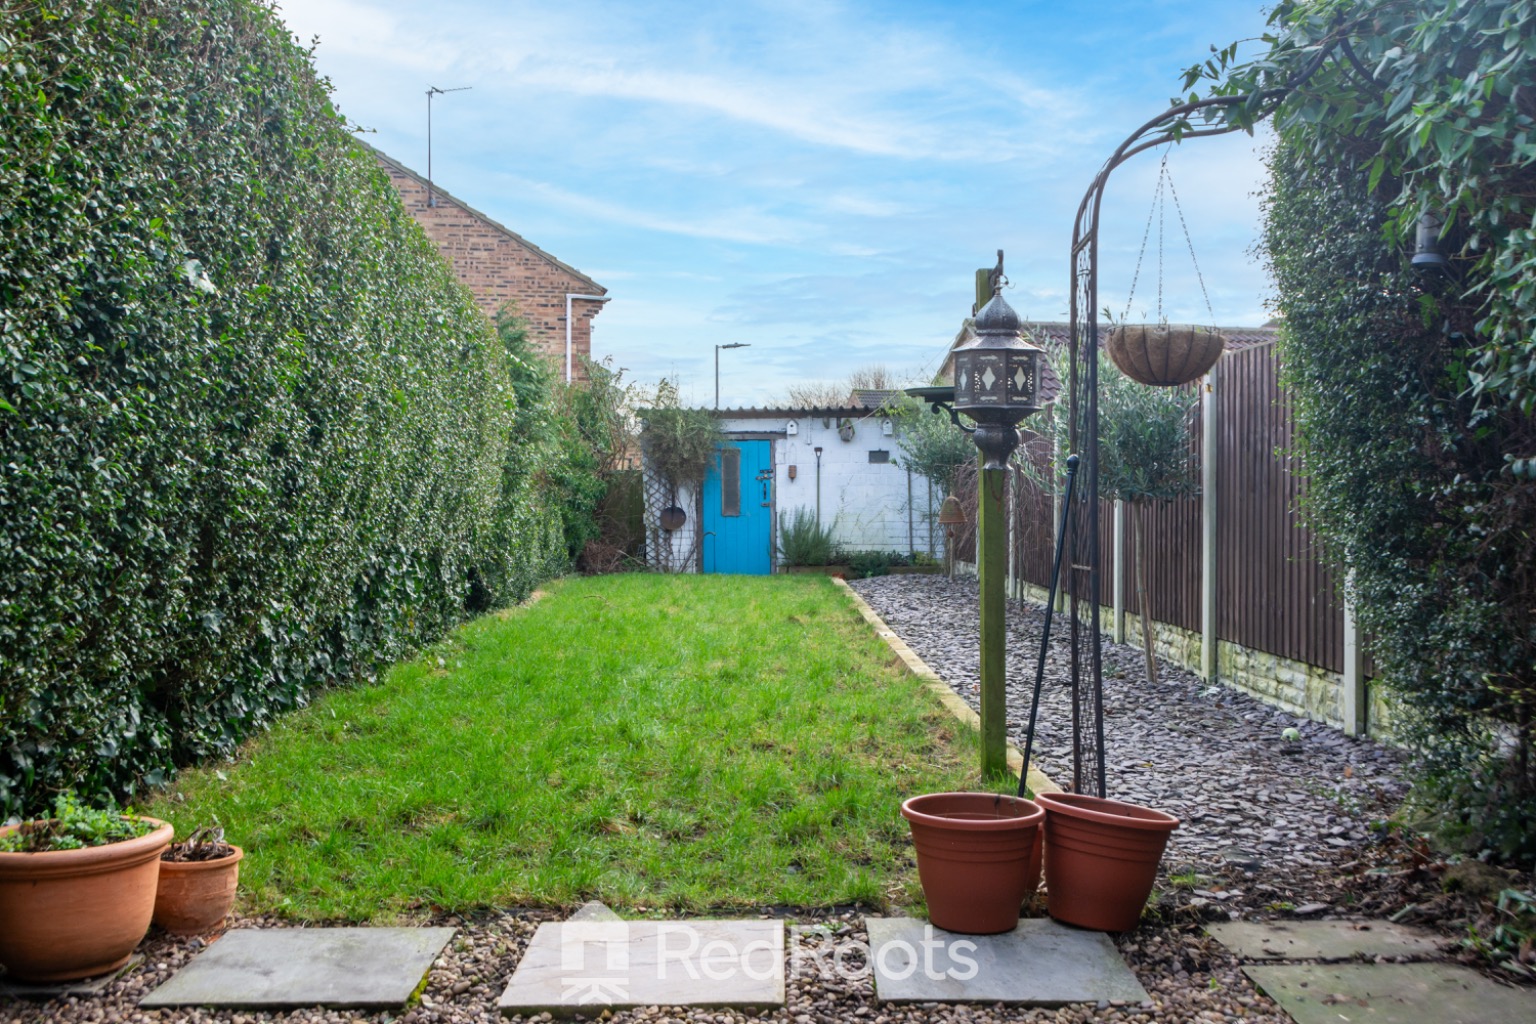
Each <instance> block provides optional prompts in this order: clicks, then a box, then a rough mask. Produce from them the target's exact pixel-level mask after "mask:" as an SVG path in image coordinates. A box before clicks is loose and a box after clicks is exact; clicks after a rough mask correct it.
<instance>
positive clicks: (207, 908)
mask: <svg viewBox="0 0 1536 1024" xmlns="http://www.w3.org/2000/svg"><path fill="white" fill-rule="evenodd" d="M244 856H245V851H244V850H242V849H240V847H238V846H231V845H230V844H229V843H226V842H225V841H224V830H223V829H222V828H218V827H216V826H205V827H203V828H200V829H198V830H197V831H195V832H193V833H192V834H191V835H189V836H187V838H186V839H183V840H182V841H181V842H179V843H172V844H171V845H170V846H169V847H168V848H167V849H166V851H165V852H164V853H163V854H161V855H160V888H159V891H158V892H157V893H156V895H155V915H154V920H155V924H157V925H159V926H160V927H161V928H164V929H165V930H166V931H168V932H170V933H171V934H172V935H206V934H207V933H208V932H211V931H213V930H215V929H216V928H218V927H219V925H221V924H223V923H224V919H225V918H226V917H228V916H229V912H230V910H231V909H232V908H233V907H234V905H235V890H236V888H237V887H238V886H239V883H240V860H241V858H242V857H244Z"/></svg>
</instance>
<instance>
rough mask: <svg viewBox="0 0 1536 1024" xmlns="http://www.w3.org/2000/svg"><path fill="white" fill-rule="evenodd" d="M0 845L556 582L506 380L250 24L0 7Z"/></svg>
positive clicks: (308, 97) (430, 263) (548, 510)
mask: <svg viewBox="0 0 1536 1024" xmlns="http://www.w3.org/2000/svg"><path fill="white" fill-rule="evenodd" d="M0 9H3V11H4V17H3V18H0V138H3V139H4V140H5V143H4V146H3V147H0V239H3V241H0V245H3V253H0V565H3V566H4V571H3V572H0V818H3V817H4V816H5V815H6V814H8V813H14V812H31V811H35V810H37V809H40V808H41V807H42V806H43V805H44V803H45V802H46V800H47V799H48V794H49V793H50V792H51V791H53V790H55V789H57V788H60V787H63V786H70V785H72V786H76V787H78V788H79V789H81V790H82V791H84V792H87V793H92V794H102V793H107V792H113V793H116V794H118V795H120V796H121V795H126V794H131V793H132V792H133V791H134V789H135V788H136V787H137V786H139V785H141V784H143V783H145V782H148V783H151V784H152V783H155V782H158V781H160V780H162V779H164V778H166V777H167V776H168V775H169V773H170V771H171V770H172V768H173V766H174V765H175V764H177V763H183V762H186V761H188V760H191V759H195V758H200V757H205V756H208V755H210V754H222V753H228V752H230V751H232V750H233V749H234V747H235V745H236V744H237V743H238V742H239V741H240V739H241V738H242V737H244V736H246V735H248V734H249V733H251V731H252V730H254V729H258V728H261V727H263V726H264V725H266V724H267V723H268V722H269V721H270V720H271V719H272V717H273V716H274V715H276V714H279V713H281V712H282V711H284V710H285V709H288V708H292V707H294V706H297V705H301V704H303V703H304V702H305V701H306V699H307V696H308V695H309V694H310V693H311V692H312V691H313V690H314V689H315V688H317V687H320V686H325V685H328V684H333V683H341V682H348V681H352V680H355V679H358V678H369V677H371V676H372V675H373V674H374V673H375V672H376V671H377V670H378V669H379V668H380V667H381V665H383V664H385V663H387V662H388V661H390V660H392V659H394V658H396V657H398V656H399V655H400V654H401V653H402V652H403V651H405V650H407V649H408V648H410V647H412V646H413V645H417V644H420V643H421V642H423V641H426V640H429V639H431V638H433V637H435V636H437V635H439V634H441V633H442V632H443V631H444V630H445V629H446V628H447V627H448V626H449V625H450V624H452V623H453V622H455V621H457V620H459V619H461V618H463V617H464V616H465V615H466V614H469V613H472V612H475V611H478V610H482V609H484V608H488V607H492V606H495V605H498V604H502V603H506V602H509V601H514V600H517V599H520V598H521V597H523V596H524V595H526V594H527V593H528V591H529V590H530V589H531V588H532V586H533V585H534V584H535V583H536V582H537V581H538V580H539V579H540V578H542V577H543V576H545V575H547V574H548V573H550V572H552V571H557V570H558V569H559V568H561V566H562V562H563V544H562V539H561V523H560V516H559V512H558V510H557V509H555V508H553V507H551V506H552V505H553V503H550V502H541V501H540V499H539V496H538V494H537V493H536V491H535V490H534V486H535V485H534V481H535V480H536V479H537V476H538V474H535V473H530V472H528V468H529V466H530V464H531V463H537V462H538V460H539V459H542V458H546V457H553V456H550V455H548V453H546V452H545V450H544V448H543V447H542V446H540V445H537V444H534V443H532V442H528V441H526V440H525V439H523V438H520V437H519V436H518V435H517V430H518V424H517V420H516V399H515V397H514V393H513V390H512V387H511V381H510V378H509V370H510V369H511V368H512V364H511V363H510V361H509V357H508V355H507V353H506V352H505V351H504V349H503V346H502V345H501V343H500V341H499V340H498V338H497V336H496V334H495V332H494V330H493V329H492V328H491V326H490V325H489V324H488V323H487V322H486V321H485V318H484V317H483V316H481V315H480V314H479V313H478V312H477V311H476V310H475V308H474V306H473V304H472V302H471V300H470V298H469V296H468V294H467V293H466V292H465V291H464V290H463V289H462V287H460V286H459V285H458V284H457V283H456V282H455V281H454V280H453V279H452V276H451V274H450V273H449V271H448V269H447V267H446V265H445V264H444V263H443V261H442V260H441V259H440V258H439V257H438V255H437V253H436V252H435V250H434V249H433V248H432V246H431V245H430V243H429V242H428V241H427V240H426V238H425V237H424V236H423V234H422V233H421V231H420V230H419V228H418V227H417V226H416V224H415V223H414V222H413V221H412V220H411V218H410V217H409V215H408V214H406V213H405V211H404V210H403V208H402V207H401V205H400V203H399V200H398V198H397V197H396V195H395V193H394V191H393V189H392V188H391V186H390V185H389V183H388V182H387V180H386V179H385V178H384V176H383V174H382V173H381V171H380V170H379V168H378V166H377V164H376V163H375V161H374V160H373V158H372V157H371V156H370V155H368V154H367V153H366V152H365V151H364V150H363V149H362V147H360V146H358V145H357V144H356V143H355V142H354V141H353V139H352V137H351V135H350V134H349V132H348V130H347V126H346V125H345V124H344V123H343V121H342V120H341V118H340V117H339V116H338V115H337V113H336V112H335V111H334V110H333V109H332V107H331V105H330V101H329V97H328V90H327V88H326V86H325V85H324V84H323V83H321V82H319V81H317V79H316V76H315V73H314V70H313V68H312V64H311V60H310V56H309V54H307V53H306V52H305V51H303V50H302V49H300V48H299V47H297V46H295V45H294V43H293V41H292V39H291V37H290V36H289V34H288V32H287V31H286V29H284V28H283V26H282V25H281V24H280V23H279V21H278V19H277V18H276V16H275V15H274V14H273V12H272V10H271V9H270V7H269V5H267V4H264V3H258V2H255V0H135V2H128V0H116V2H96V3H88V2H84V0H80V2H57V3H43V4H40V5H39V4H19V5H18V4H14V3H5V4H3V5H0Z"/></svg>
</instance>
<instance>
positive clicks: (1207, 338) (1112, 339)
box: [1104, 324, 1227, 388]
mask: <svg viewBox="0 0 1536 1024" xmlns="http://www.w3.org/2000/svg"><path fill="white" fill-rule="evenodd" d="M1226 342H1227V339H1226V338H1225V337H1223V336H1222V335H1221V334H1218V333H1217V332H1215V331H1213V330H1209V329H1207V328H1204V327H1191V326H1189V325H1187V324H1175V325H1173V326H1169V325H1168V324H1133V325H1129V326H1123V327H1116V328H1113V329H1112V330H1110V332H1109V337H1108V338H1107V339H1106V340H1105V342H1104V347H1105V349H1106V350H1108V352H1109V358H1110V359H1112V360H1114V363H1115V365H1116V366H1118V367H1120V372H1121V373H1123V374H1125V375H1126V376H1127V377H1129V378H1131V379H1132V380H1135V381H1140V382H1141V383H1142V384H1151V385H1152V386H1154V387H1164V388H1167V387H1177V386H1178V385H1180V384H1188V383H1189V382H1190V381H1192V380H1196V379H1198V378H1199V377H1201V376H1204V374H1205V372H1206V371H1207V370H1209V369H1210V368H1211V367H1213V366H1215V365H1216V360H1218V359H1220V358H1221V350H1222V349H1223V348H1224V347H1225V346H1226Z"/></svg>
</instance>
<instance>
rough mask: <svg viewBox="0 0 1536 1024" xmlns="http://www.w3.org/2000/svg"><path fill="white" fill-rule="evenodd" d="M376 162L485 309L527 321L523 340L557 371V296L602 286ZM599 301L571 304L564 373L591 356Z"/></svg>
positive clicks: (560, 305)
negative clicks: (505, 309)
mask: <svg viewBox="0 0 1536 1024" xmlns="http://www.w3.org/2000/svg"><path fill="white" fill-rule="evenodd" d="M379 163H380V165H381V166H383V168H384V170H385V172H386V173H387V174H388V175H389V178H390V181H391V182H392V183H393V184H394V186H395V188H396V190H397V191H399V193H400V198H401V199H402V200H403V201H404V203H405V208H406V209H407V210H409V211H410V213H411V215H412V216H413V217H415V218H416V221H417V223H419V224H420V225H421V226H422V228H423V229H425V231H426V233H427V237H428V238H430V239H432V241H433V242H434V243H436V245H437V248H438V251H440V252H441V253H442V254H443V256H444V257H446V258H447V259H448V261H449V262H450V263H451V264H452V265H453V269H454V273H456V274H457V275H458V278H459V280H460V281H462V282H463V283H464V284H465V285H466V286H467V287H468V288H469V290H470V291H471V292H473V293H474V296H475V301H476V303H477V304H478V305H479V306H480V308H481V309H482V310H484V311H485V313H486V315H487V316H494V315H495V313H496V311H497V310H498V309H500V308H501V307H502V305H503V304H505V303H507V302H514V303H516V305H517V310H518V312H519V313H520V314H521V315H522V316H523V318H524V319H526V320H527V321H528V336H529V340H531V341H532V342H533V344H534V345H535V346H536V347H537V348H538V350H539V351H541V352H543V353H545V354H546V355H548V356H549V358H550V360H551V362H553V363H554V364H555V365H556V366H557V367H559V369H560V372H561V374H562V375H563V374H564V372H565V297H566V295H567V294H570V293H574V294H581V295H601V294H604V293H605V292H606V289H605V288H603V287H602V286H601V285H598V284H597V283H596V282H594V281H593V280H592V279H591V278H589V277H586V276H584V275H581V274H578V273H575V272H573V271H572V270H571V269H570V268H568V267H565V266H563V265H562V264H560V262H559V261H558V260H555V259H554V258H553V257H551V256H550V255H549V254H548V253H545V252H542V251H541V250H539V249H538V248H537V247H535V246H533V245H532V244H530V243H528V242H527V241H525V240H523V239H521V238H519V237H518V236H517V235H516V234H514V233H513V232H511V231H509V230H507V229H506V228H503V227H502V226H501V225H499V224H496V223H495V222H494V221H491V220H489V219H488V218H486V217H484V216H483V215H482V214H479V213H477V212H475V211H474V210H472V209H469V208H468V207H466V206H465V205H464V204H462V203H460V202H458V201H457V200H455V199H453V198H452V197H451V196H448V195H445V194H444V193H443V192H442V190H441V189H437V188H435V187H434V188H433V190H432V195H433V197H434V198H435V200H436V203H435V205H432V206H428V205H427V187H426V184H425V182H423V181H422V180H421V179H419V178H417V177H416V176H414V175H412V174H410V173H407V172H406V171H404V170H402V169H401V168H400V167H399V166H397V165H395V164H394V163H392V162H391V161H390V160H389V159H388V158H385V157H383V155H382V154H381V155H380V160H379ZM602 308H603V305H602V303H600V302H594V301H591V300H587V299H576V300H573V301H572V303H571V314H572V320H573V324H572V328H571V358H572V372H573V373H574V374H575V376H577V377H581V376H582V368H581V358H582V357H583V356H585V357H588V358H590V357H591V355H592V318H593V317H595V316H597V314H598V313H599V312H601V311H602Z"/></svg>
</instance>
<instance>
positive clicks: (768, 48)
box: [279, 0, 1271, 407]
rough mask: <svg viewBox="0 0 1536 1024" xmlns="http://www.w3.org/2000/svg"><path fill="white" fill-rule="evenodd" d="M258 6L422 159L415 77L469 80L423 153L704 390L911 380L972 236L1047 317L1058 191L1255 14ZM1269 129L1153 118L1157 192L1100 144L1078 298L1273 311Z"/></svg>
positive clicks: (435, 171) (393, 147)
mask: <svg viewBox="0 0 1536 1024" xmlns="http://www.w3.org/2000/svg"><path fill="white" fill-rule="evenodd" d="M279 14H280V16H281V17H282V18H283V19H284V20H285V21H286V22H287V24H288V26H289V28H290V29H291V30H292V31H293V33H294V34H295V35H296V36H297V37H298V38H299V39H300V41H301V42H303V43H305V44H308V43H310V42H311V41H313V40H315V39H316V38H318V45H317V47H316V49H315V64H316V67H317V69H318V71H319V72H320V73H321V74H322V75H324V76H326V77H327V78H328V79H329V80H330V82H331V84H332V87H333V89H334V98H335V101H336V104H337V106H338V107H339V108H340V110H341V111H342V113H343V114H344V115H345V116H346V117H347V118H348V119H349V120H350V121H352V122H354V123H355V124H356V125H357V126H359V127H360V128H362V129H364V130H366V131H367V132H369V134H365V135H363V138H365V139H367V140H368V141H369V142H370V143H372V144H373V145H375V146H377V147H379V148H380V149H382V150H384V151H385V152H387V153H389V154H390V155H391V156H393V157H395V158H396V159H398V160H399V161H401V162H402V163H404V164H405V165H407V166H408V167H411V168H413V169H414V170H416V171H418V172H421V173H425V172H426V170H427V97H426V92H427V89H428V88H429V87H432V86H435V87H437V88H441V89H454V88H462V87H466V86H467V87H469V88H468V90H467V91H463V92H453V93H448V94H445V95H438V96H436V97H435V98H434V99H433V100H432V176H433V178H434V180H435V182H436V183H437V184H438V185H440V186H441V187H442V188H443V189H445V190H446V191H448V192H450V193H452V194H453V195H454V196H456V197H458V198H460V199H462V200H463V201H464V202H466V203H468V204H469V205H471V206H473V207H475V208H477V209H479V210H481V211H482V212H484V213H486V214H488V215H489V216H491V217H492V218H494V219H496V220H497V221H499V222H501V223H502V224H504V225H506V226H507V227H509V228H511V229H512V230H513V231H516V232H517V233H519V234H520V235H522V236H523V237H524V238H527V239H528V240H529V241H531V242H533V243H534V244H535V245H537V246H539V247H540V248H542V249H544V250H545V251H546V252H549V253H551V254H553V255H554V256H556V257H557V258H559V259H560V260H562V261H564V262H565V263H567V264H570V265H571V266H574V267H576V268H577V269H579V270H581V271H582V272H583V273H585V274H587V275H588V276H589V277H592V278H593V279H594V280H596V281H597V282H599V283H600V284H602V285H603V286H604V287H606V288H607V289H608V293H609V295H610V296H611V298H612V301H611V302H609V303H608V304H607V306H606V307H605V308H604V311H603V313H602V314H601V315H600V316H599V317H598V318H597V320H596V322H595V329H594V333H593V355H594V356H595V357H597V358H604V357H608V358H611V359H612V363H613V365H614V366H615V367H617V368H622V369H623V370H624V371H625V373H624V379H625V380H626V381H633V382H637V383H639V384H640V385H642V386H645V387H654V385H655V384H656V382H657V381H658V380H660V379H661V378H663V377H665V378H668V379H670V380H671V381H673V382H674V383H676V384H677V385H678V387H679V390H680V394H681V397H682V400H683V401H684V403H685V404H690V405H698V406H709V405H712V404H713V403H714V401H715V367H716V361H717V360H718V365H719V389H720V404H721V405H722V406H724V407H741V406H766V405H777V404H782V403H783V402H784V401H786V400H787V393H788V388H789V387H790V386H791V385H794V384H799V383H807V382H812V381H837V380H843V379H846V378H847V376H848V375H849V374H850V373H851V372H853V371H855V370H858V369H861V368H864V367H869V366H872V365H878V366H882V367H884V368H885V369H886V370H887V371H888V372H890V373H891V374H892V375H894V376H895V377H897V378H898V379H900V380H904V381H905V380H910V381H912V382H913V383H927V382H928V379H929V378H930V377H931V376H932V374H933V373H934V372H935V371H936V370H937V369H938V366H939V364H940V363H941V362H942V361H943V358H944V354H945V352H946V350H947V348H948V345H949V343H950V341H951V340H952V339H953V338H954V335H955V332H956V331H957V330H958V329H959V326H960V323H961V321H962V319H963V318H964V317H966V316H967V315H969V313H970V309H971V303H972V301H973V298H974V283H973V281H974V274H975V270H976V269H977V268H979V267H990V266H991V265H992V264H993V263H994V262H995V260H996V252H997V250H998V249H1003V250H1004V251H1005V253H1006V257H1005V260H1006V262H1005V270H1006V274H1007V278H1008V287H1007V289H1006V290H1005V292H1004V295H1005V297H1006V298H1007V300H1008V301H1009V303H1010V304H1012V305H1013V307H1014V308H1015V309H1016V310H1018V311H1019V313H1020V314H1021V315H1022V316H1024V317H1026V318H1028V319H1035V320H1065V319H1067V316H1068V306H1069V298H1068V295H1069V284H1070V265H1069V249H1070V246H1071V237H1072V227H1073V220H1074V217H1075V214H1076V210H1077V206H1078V203H1079V202H1080V201H1081V199H1082V197H1083V194H1084V192H1085V191H1086V190H1087V188H1088V186H1089V184H1090V183H1091V182H1092V180H1093V177H1094V175H1095V174H1096V173H1097V172H1098V169H1099V168H1100V167H1101V166H1102V165H1103V163H1104V161H1105V160H1106V159H1107V158H1108V157H1109V155H1110V154H1111V153H1112V152H1113V151H1114V149H1115V147H1116V146H1117V145H1119V143H1120V142H1121V140H1122V139H1124V138H1125V137H1126V136H1127V135H1129V134H1130V133H1131V132H1132V131H1133V130H1134V129H1136V128H1137V127H1138V126H1139V125H1141V124H1142V123H1143V122H1145V121H1147V120H1149V119H1150V118H1152V117H1154V116H1156V115H1157V114H1158V113H1160V112H1161V111H1162V110H1164V109H1165V108H1166V107H1167V106H1168V105H1169V101H1170V99H1171V98H1172V97H1174V96H1175V95H1177V93H1178V89H1179V86H1180V84H1181V81H1180V76H1181V73H1182V71H1183V69H1184V68H1185V67H1187V66H1189V65H1191V64H1195V63H1198V62H1200V61H1202V60H1204V59H1205V58H1207V57H1208V56H1209V55H1210V48H1211V46H1212V45H1216V46H1224V45H1226V44H1228V43H1230V42H1234V41H1238V40H1244V39H1255V38H1256V37H1257V36H1259V35H1260V34H1261V33H1262V32H1263V30H1264V24H1265V15H1264V13H1263V11H1262V10H1261V8H1260V0H1078V2H1075V3H1073V2H1067V0H997V2H995V3H993V4H991V5H969V4H960V3H958V2H954V0H950V2H942V0H932V2H919V0H910V2H900V0H891V2H874V0H849V2H845V0H733V2H730V3H709V2H707V0H685V2H677V3H674V2H670V0H560V2H550V0H544V2H527V0H281V6H280V10H279ZM1256 45H1257V44H1253V46H1251V47H1250V49H1251V48H1254V47H1256ZM1264 145H1265V139H1264V137H1263V136H1262V134H1261V136H1260V137H1259V138H1257V139H1255V138H1252V137H1249V136H1247V135H1243V134H1241V133H1238V134H1234V135H1231V136H1226V137H1222V138H1217V139H1202V140H1196V141H1194V142H1190V143H1187V144H1185V145H1182V146H1174V147H1168V161H1167V168H1168V174H1169V178H1170V180H1171V181H1172V186H1173V189H1174V192H1175V193H1176V195H1177V197H1178V205H1177V207H1175V205H1174V204H1173V203H1172V202H1171V201H1168V200H1165V202H1164V204H1163V211H1162V214H1161V217H1160V218H1159V217H1154V216H1153V209H1154V197H1155V195H1156V192H1157V183H1158V180H1159V174H1160V161H1161V156H1160V155H1159V152H1153V153H1148V154H1143V155H1142V156H1140V157H1138V158H1136V159H1134V160H1133V161H1132V162H1130V163H1128V164H1126V165H1124V166H1123V167H1121V168H1120V169H1119V170H1117V171H1116V172H1115V174H1114V176H1113V177H1112V178H1111V181H1110V185H1109V187H1108V189H1107V190H1106V194H1105V198H1104V208H1103V214H1102V218H1101V228H1100V244H1101V253H1102V255H1101V269H1100V302H1101V306H1102V307H1107V308H1109V309H1110V311H1111V312H1112V313H1113V314H1114V315H1115V316H1116V317H1117V318H1119V317H1122V316H1127V315H1128V316H1129V318H1130V319H1131V320H1132V321H1133V322H1138V321H1142V320H1156V319H1160V318H1166V319H1168V320H1170V321H1173V322H1191V321H1193V322H1200V323H1205V324H1210V323H1212V322H1214V323H1216V324H1220V325H1222V326H1256V325H1259V324H1262V323H1264V322H1265V321H1266V320H1268V319H1269V316H1270V314H1269V313H1268V312H1267V310H1266V306H1265V302H1266V300H1267V298H1268V297H1269V296H1270V294H1271V287H1270V285H1269V282H1268V277H1267V275H1266V273H1265V271H1264V268H1263V265H1262V260H1261V259H1260V258H1259V257H1258V256H1257V255H1256V253H1255V247H1256V243H1257V239H1258V234H1259V230H1260V211H1259V205H1260V203H1259V194H1260V191H1261V189H1262V186H1263V180H1264V168H1263V162H1262V153H1263V147H1264ZM1180 212H1182V222H1183V223H1184V224H1187V227H1188V238H1187V240H1186V234H1185V231H1184V229H1183V228H1182V227H1181V226H1180V224H1181V217H1180ZM1159 221H1161V224H1162V232H1161V233H1162V242H1161V244H1159V227H1158V224H1159ZM1149 225H1150V237H1149V238H1148V239H1147V241H1146V247H1145V256H1144V257H1142V258H1141V260H1140V266H1141V270H1140V274H1139V276H1138V277H1137V282H1138V283H1137V284H1136V288H1135V292H1134V297H1133V296H1132V294H1131V291H1130V287H1131V282H1132V277H1133V275H1135V273H1136V267H1137V265H1138V253H1139V252H1140V251H1141V250H1142V245H1143V238H1144V237H1145V236H1147V235H1148V234H1149ZM1191 250H1193V258H1192V257H1191ZM1197 266H1198V272H1197ZM1159 281H1161V286H1159ZM1202 282H1203V288H1202ZM1207 295H1208V297H1209V299H1208V301H1207ZM725 344H744V345H747V346H750V347H748V348H738V349H731V350H725V351H717V349H716V347H715V346H717V345H725Z"/></svg>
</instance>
